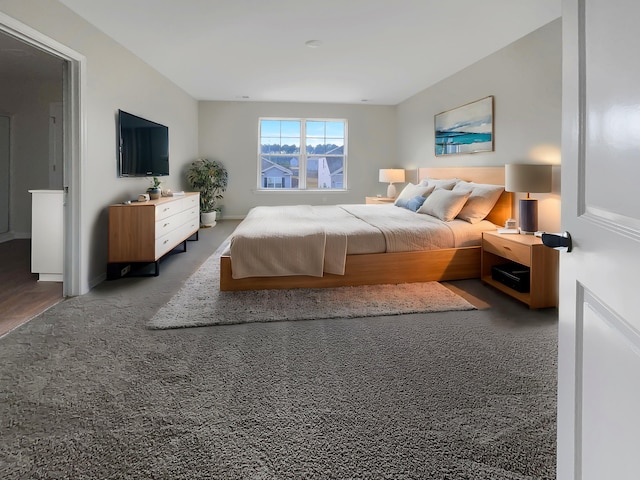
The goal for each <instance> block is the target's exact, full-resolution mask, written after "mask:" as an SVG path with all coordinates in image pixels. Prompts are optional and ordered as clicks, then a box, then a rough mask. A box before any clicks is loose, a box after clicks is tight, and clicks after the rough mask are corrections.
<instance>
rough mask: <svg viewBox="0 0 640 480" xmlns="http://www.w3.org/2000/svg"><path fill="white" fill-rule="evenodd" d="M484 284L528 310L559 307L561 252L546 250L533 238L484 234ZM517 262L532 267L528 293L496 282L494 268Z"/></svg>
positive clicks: (536, 238) (492, 233)
mask: <svg viewBox="0 0 640 480" xmlns="http://www.w3.org/2000/svg"><path fill="white" fill-rule="evenodd" d="M481 258H482V260H481V262H482V265H481V273H480V275H481V280H482V281H483V282H484V283H486V284H488V285H491V286H493V287H495V288H497V289H498V290H500V291H501V292H504V293H506V294H507V295H510V296H512V297H513V298H515V299H517V300H520V301H521V302H523V303H525V304H527V305H529V308H544V307H556V306H557V305H558V251H557V250H554V249H553V248H549V247H546V246H544V245H543V244H542V240H541V239H540V238H539V237H536V236H534V235H519V234H500V233H497V232H483V233H482V256H481ZM510 262H515V263H517V264H520V265H524V266H525V267H529V269H530V273H529V291H528V292H519V291H517V290H515V289H513V288H510V287H508V286H507V285H505V284H503V283H501V282H499V281H497V280H495V279H494V278H492V275H491V267H493V266H494V265H502V264H506V263H510Z"/></svg>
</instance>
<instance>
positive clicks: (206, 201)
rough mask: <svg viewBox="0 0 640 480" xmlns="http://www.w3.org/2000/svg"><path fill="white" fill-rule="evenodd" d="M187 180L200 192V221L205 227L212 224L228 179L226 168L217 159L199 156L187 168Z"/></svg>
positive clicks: (214, 222) (214, 221)
mask: <svg viewBox="0 0 640 480" xmlns="http://www.w3.org/2000/svg"><path fill="white" fill-rule="evenodd" d="M187 181H188V182H189V185H191V186H192V187H193V188H195V189H196V190H198V191H199V192H200V223H201V224H202V225H203V226H205V227H212V226H214V225H215V224H216V216H217V213H218V212H220V207H219V206H218V202H219V200H222V198H223V195H222V194H223V193H224V192H225V191H226V189H227V183H228V181H229V175H228V173H227V170H226V169H225V168H224V166H223V165H222V163H220V162H219V161H217V160H208V159H206V158H199V159H197V160H196V161H194V162H193V163H191V166H190V167H189V169H188V170H187Z"/></svg>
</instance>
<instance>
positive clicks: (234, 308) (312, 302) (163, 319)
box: [148, 240, 475, 329]
mask: <svg viewBox="0 0 640 480" xmlns="http://www.w3.org/2000/svg"><path fill="white" fill-rule="evenodd" d="M227 246H228V240H227V241H225V242H223V244H222V245H221V246H220V248H218V249H217V250H216V251H215V252H214V253H213V254H212V255H211V257H209V258H208V259H207V260H206V261H205V262H204V263H203V264H202V266H201V267H200V268H199V269H198V270H197V271H196V272H195V273H194V274H193V275H191V277H189V279H188V280H187V281H186V282H185V284H184V285H183V286H182V287H181V289H180V290H179V291H178V293H177V294H176V295H175V296H174V297H173V298H172V299H171V300H170V301H169V302H168V303H167V304H165V305H164V306H162V307H161V308H160V309H159V310H158V312H156V314H155V315H154V316H153V317H152V318H151V320H150V321H149V323H148V327H149V328H152V329H168V328H184V327H200V326H207V325H229V324H237V323H250V322H272V321H284V320H311V319H327V318H354V317H372V316H384V315H401V314H406V313H427V312H444V311H454V310H457V311H461V310H474V309H475V307H474V306H473V305H472V304H471V303H469V302H468V301H466V300H465V299H464V298H462V297H461V296H460V295H458V294H456V293H454V292H452V291H451V290H449V289H448V288H446V287H445V286H443V285H441V284H440V283H438V282H424V283H407V284H400V285H367V286H358V287H339V288H314V289H311V288H301V289H289V290H253V291H239V292H221V291H220V282H219V278H220V255H221V254H222V252H223V251H224V250H225V249H226V247H227Z"/></svg>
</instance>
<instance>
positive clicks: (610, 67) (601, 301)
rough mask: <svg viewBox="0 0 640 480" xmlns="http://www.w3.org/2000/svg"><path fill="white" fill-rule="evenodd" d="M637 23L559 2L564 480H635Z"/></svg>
mask: <svg viewBox="0 0 640 480" xmlns="http://www.w3.org/2000/svg"><path fill="white" fill-rule="evenodd" d="M637 18H640V4H638V3H636V1H635V0H608V1H607V2H604V1H602V0H563V111H562V115H563V120H562V122H563V123H562V130H563V131H562V144H563V152H562V229H563V230H567V231H569V232H570V233H571V236H572V238H573V243H574V249H573V252H572V253H567V254H563V255H561V260H560V309H559V317H560V323H559V342H558V356H559V358H558V362H559V363H558V380H559V383H558V478H559V479H560V480H568V479H571V480H575V479H603V478H615V479H616V480H625V479H636V478H638V477H637V476H638V471H640V460H639V458H640V457H639V456H638V453H637V452H640V441H639V438H640V436H639V435H638V431H640V414H639V413H638V412H639V411H640V409H639V408H638V407H637V404H638V398H640V340H639V339H640V318H639V315H638V313H637V312H638V303H637V298H638V295H639V293H638V292H640V282H639V281H638V276H637V273H638V271H640V221H639V219H640V202H639V201H638V200H637V198H636V193H635V192H636V191H637V190H638V188H637V186H636V184H637V181H638V179H639V178H640V158H639V157H640V129H639V128H638V125H639V124H640V123H639V122H640V87H638V86H637V79H638V78H640V61H639V59H638V57H637V56H635V55H630V50H629V48H630V46H632V45H634V46H635V45H638V44H640V33H639V31H638V29H637V26H636V25H635V23H636V21H635V20H636V19H637ZM634 84H635V85H634Z"/></svg>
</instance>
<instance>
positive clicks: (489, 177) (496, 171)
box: [418, 167, 513, 226]
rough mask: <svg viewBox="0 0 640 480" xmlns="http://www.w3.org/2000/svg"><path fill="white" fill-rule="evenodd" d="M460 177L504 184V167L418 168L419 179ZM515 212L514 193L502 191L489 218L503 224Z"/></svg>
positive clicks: (478, 181) (495, 222)
mask: <svg viewBox="0 0 640 480" xmlns="http://www.w3.org/2000/svg"><path fill="white" fill-rule="evenodd" d="M427 177H431V178H459V179H460V180H466V181H467V182H475V183H490V184H492V185H504V167H422V168H418V181H420V180H422V179H423V178H427ZM512 214H513V194H512V193H511V192H502V195H500V198H499V199H498V201H497V202H496V204H495V206H494V207H493V209H492V210H491V212H490V213H489V215H487V220H489V221H490V222H492V223H494V224H496V225H498V226H503V225H504V222H505V221H506V220H507V219H508V218H512Z"/></svg>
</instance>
